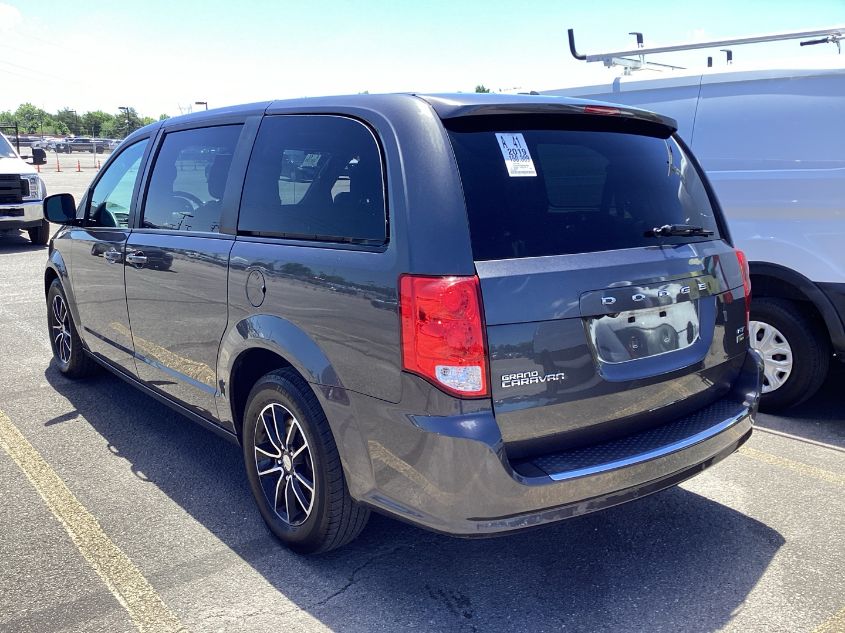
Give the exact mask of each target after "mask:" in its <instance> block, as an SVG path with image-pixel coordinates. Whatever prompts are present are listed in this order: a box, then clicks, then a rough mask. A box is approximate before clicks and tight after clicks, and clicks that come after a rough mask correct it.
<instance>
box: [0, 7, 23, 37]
mask: <svg viewBox="0 0 845 633" xmlns="http://www.w3.org/2000/svg"><path fill="white" fill-rule="evenodd" d="M21 22H23V15H21V12H20V11H19V10H18V9H17V8H16V7H13V6H12V5H10V4H5V3H3V2H0V33H2V32H3V31H12V30H14V29H16V28H17V27H19V26H20V24H21Z"/></svg>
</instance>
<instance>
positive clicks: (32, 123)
mask: <svg viewBox="0 0 845 633" xmlns="http://www.w3.org/2000/svg"><path fill="white" fill-rule="evenodd" d="M51 118H52V117H50V115H49V114H48V113H47V112H45V111H44V110H42V109H41V108H36V107H35V106H34V105H32V104H31V103H22V104H21V105H19V106H18V109H17V110H15V119H16V120H17V122H18V126H19V128H20V131H21V132H23V133H26V134H38V133H39V131H40V130H41V127H42V126H43V125H44V122H45V120H47V121H48V122H49V120H50V119H51Z"/></svg>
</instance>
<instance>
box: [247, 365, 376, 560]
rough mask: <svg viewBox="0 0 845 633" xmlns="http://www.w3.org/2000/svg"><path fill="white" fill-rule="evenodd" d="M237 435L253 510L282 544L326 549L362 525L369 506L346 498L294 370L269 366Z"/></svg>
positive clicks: (336, 463) (326, 438) (322, 425)
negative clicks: (273, 368) (241, 442)
mask: <svg viewBox="0 0 845 633" xmlns="http://www.w3.org/2000/svg"><path fill="white" fill-rule="evenodd" d="M242 439H243V454H244V463H245V465H246V472H247V477H248V478H249V485H250V488H251V489H252V493H253V495H254V497H255V500H256V503H257V504H258V509H259V511H260V512H261V516H262V518H263V519H264V522H265V523H266V524H267V527H269V528H270V531H271V532H273V534H274V535H275V536H276V537H277V538H279V540H281V541H282V542H283V543H284V544H285V545H287V546H288V547H290V548H291V549H293V550H295V551H297V552H300V553H307V554H312V553H318V552H325V551H328V550H331V549H335V548H337V547H340V546H342V545H345V544H346V543H348V542H349V541H351V540H352V539H354V538H355V537H356V536H358V534H359V533H360V532H361V530H363V529H364V526H365V525H366V523H367V519H368V518H369V515H370V511H369V510H368V509H367V508H365V507H363V506H361V505H359V504H357V503H356V502H355V501H354V500H353V499H352V498H351V497H350V495H349V490H348V489H347V486H346V480H345V479H344V476H343V468H342V466H341V463H340V456H339V454H338V451H337V445H336V444H335V441H334V437H333V436H332V432H331V429H330V428H329V423H328V420H326V416H325V414H324V413H323V410H322V408H321V407H320V404H319V402H318V401H317V398H316V396H315V395H314V392H313V391H312V390H311V387H310V386H309V385H308V383H306V382H305V380H303V379H302V377H301V376H299V374H297V373H296V372H295V371H293V370H292V369H289V368H288V369H279V370H276V371H273V372H270V373H269V374H266V375H265V376H263V377H262V378H261V379H260V380H259V381H258V382H257V383H256V385H255V386H254V387H253V388H252V391H251V392H250V395H249V398H248V400H247V405H246V412H245V414H244V422H243V438H242Z"/></svg>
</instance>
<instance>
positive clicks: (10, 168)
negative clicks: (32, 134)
mask: <svg viewBox="0 0 845 633" xmlns="http://www.w3.org/2000/svg"><path fill="white" fill-rule="evenodd" d="M46 193H47V191H46V188H45V187H44V181H43V180H41V176H39V175H38V173H37V172H36V170H35V168H34V167H33V166H32V165H30V164H28V163H25V162H24V161H23V159H21V157H20V155H19V154H18V153H17V152H16V151H15V148H14V147H12V144H11V143H10V142H9V140H8V139H7V138H6V137H5V136H3V135H2V134H0V232H6V231H19V230H21V229H26V230H27V232H28V233H29V239H30V240H32V243H33V244H46V243H47V242H48V240H49V239H50V223H49V222H47V221H46V220H44V212H43V210H42V208H41V204H42V201H43V199H44V196H45V195H46Z"/></svg>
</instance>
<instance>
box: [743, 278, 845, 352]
mask: <svg viewBox="0 0 845 633" xmlns="http://www.w3.org/2000/svg"><path fill="white" fill-rule="evenodd" d="M749 266H750V268H751V300H752V302H753V301H754V296H755V295H754V277H755V275H757V276H765V277H771V278H773V279H776V280H778V281H781V282H783V283H785V284H788V285H789V286H792V287H793V288H795V289H797V290H799V291H800V292H801V293H802V294H803V295H804V296H806V298H807V299H808V300H809V301H810V302H811V303H812V304H813V305H814V306H815V308H816V309H817V310H818V311H819V314H821V316H822V319H824V323H825V325H826V326H827V331H828V334H829V335H830V342H831V344H832V345H833V350H834V352H836V353H837V354H839V355H841V354H845V316H843V314H842V311H841V310H842V305H843V304H842V303H839V302H840V301H843V300H842V299H841V298H840V299H838V301H837V303H834V299H835V297H836V296H837V293H836V287H840V288H843V287H845V284H835V283H831V284H826V283H823V284H816V283H814V282H812V281H810V280H809V279H807V278H806V277H805V276H804V275H802V274H801V273H799V272H796V271H794V270H792V269H791V268H787V267H785V266H780V265H778V264H771V263H769V262H750V263H749ZM831 288H833V290H834V292H833V294H830V290H831ZM840 292H842V291H841V290H840ZM760 296H766V295H760ZM840 297H841V295H840Z"/></svg>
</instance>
